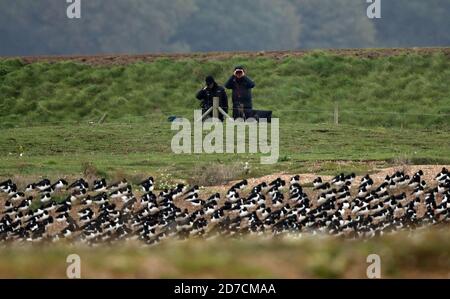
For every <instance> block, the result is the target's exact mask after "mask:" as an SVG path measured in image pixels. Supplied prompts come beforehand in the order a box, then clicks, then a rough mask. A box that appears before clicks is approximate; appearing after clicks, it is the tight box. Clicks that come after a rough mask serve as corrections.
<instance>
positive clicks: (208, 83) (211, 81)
mask: <svg viewBox="0 0 450 299" xmlns="http://www.w3.org/2000/svg"><path fill="white" fill-rule="evenodd" d="M205 82H206V84H207V85H210V84H214V83H216V81H215V80H214V77H213V76H208V77H206V78H205Z"/></svg>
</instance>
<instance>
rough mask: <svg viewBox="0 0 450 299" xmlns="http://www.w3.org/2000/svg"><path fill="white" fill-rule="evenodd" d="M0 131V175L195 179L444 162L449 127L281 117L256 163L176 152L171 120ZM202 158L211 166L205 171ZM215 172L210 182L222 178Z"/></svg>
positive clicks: (246, 157) (250, 158) (243, 157)
mask: <svg viewBox="0 0 450 299" xmlns="http://www.w3.org/2000/svg"><path fill="white" fill-rule="evenodd" d="M0 132H1V135H2V141H1V142H0V165H1V167H0V178H1V177H7V176H13V175H21V176H37V175H50V176H54V177H55V178H56V177H57V176H59V175H81V174H83V172H86V171H87V172H89V171H91V172H92V171H94V172H97V174H98V175H106V176H108V177H114V176H117V177H120V175H123V174H126V175H130V176H133V175H135V176H137V177H138V178H140V177H142V176H145V175H148V174H152V175H156V176H157V177H161V176H163V175H164V176H167V175H170V176H174V177H178V178H184V179H187V178H190V179H192V180H195V179H199V180H200V179H201V178H202V177H204V176H208V175H211V176H218V175H219V173H218V172H219V171H221V170H222V171H227V172H228V174H227V176H228V177H229V179H237V178H241V177H244V176H246V177H252V176H260V175H265V174H270V173H274V172H278V171H287V172H291V173H296V172H319V173H327V174H335V173H336V172H340V171H357V172H361V173H362V172H366V171H368V170H371V167H372V166H373V165H372V166H370V165H366V163H365V162H366V161H376V164H378V166H380V167H382V166H386V165H391V164H399V163H413V164H433V163H440V164H450V159H449V157H450V133H449V132H448V131H439V130H427V129H421V130H417V129H416V130H413V129H396V128H361V127H354V126H348V125H340V126H333V125H328V124H303V125H296V124H291V123H281V125H280V158H279V163H277V164H275V165H261V164H260V160H259V158H260V155H259V154H254V155H251V154H210V155H207V154H202V155H194V154H192V155H186V154H182V155H175V154H173V153H172V151H171V148H170V143H171V138H172V136H173V135H174V134H175V132H174V131H171V130H170V124H169V123H150V124H149V123H147V122H134V123H130V124H120V123H118V124H114V123H110V124H103V125H84V124H79V125H61V126H54V125H48V126H35V127H28V128H10V129H5V128H4V129H1V130H0ZM21 153H22V156H20V154H21ZM317 161H322V162H321V163H318V162H317ZM341 161H347V163H342V162H341ZM245 162H249V163H250V171H249V172H248V173H244V172H243V165H244V163H245ZM206 166H208V169H209V170H208V171H209V172H207V173H206V174H205V171H206V170H205V169H204V168H205V167H206ZM89 169H91V170H89ZM230 172H231V173H230ZM218 179H219V181H218V182H216V183H221V181H220V177H219V178H218ZM223 179H226V177H225V178H223ZM211 183H214V182H211Z"/></svg>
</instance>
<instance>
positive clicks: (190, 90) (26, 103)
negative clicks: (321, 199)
mask: <svg viewBox="0 0 450 299" xmlns="http://www.w3.org/2000/svg"><path fill="white" fill-rule="evenodd" d="M449 57H450V50H449V49H412V50H399V49H390V50H352V51H350V50H349V51H325V52H324V51H314V52H270V53H263V52H261V53H235V54H234V53H231V54H230V53H228V54H225V53H213V54H194V55H166V56H158V55H148V56H94V57H40V58H39V57H28V58H23V59H22V58H20V59H2V60H0V99H1V101H0V118H1V121H0V135H1V138H0V179H3V178H9V177H11V178H13V179H14V180H15V181H16V182H18V184H19V186H23V185H24V184H25V183H29V182H31V181H34V180H37V179H38V178H42V177H49V178H50V179H53V180H54V179H56V178H60V177H64V178H68V179H69V180H71V179H74V178H77V177H81V176H83V177H90V178H92V177H100V176H104V177H106V178H107V179H108V180H115V179H121V178H123V177H126V178H127V179H129V180H130V182H132V183H137V182H138V181H140V180H141V179H142V178H144V177H145V176H148V175H153V176H154V177H155V179H156V184H157V188H158V189H160V188H165V187H167V186H170V185H172V184H174V183H175V182H178V181H180V180H183V181H186V182H188V183H190V184H200V185H204V186H207V185H220V184H224V183H227V182H228V181H230V180H236V179H241V178H256V177H260V176H264V175H270V174H275V173H281V172H282V173H288V174H296V173H310V174H312V175H335V174H337V173H340V172H347V173H348V172H356V173H357V174H358V175H360V174H365V173H374V172H377V171H378V170H379V169H381V168H386V167H390V166H393V167H402V166H404V165H407V164H416V165H424V164H436V165H438V164H439V165H450V133H449V128H450V87H449V84H448V82H449V79H450V67H449V66H450V60H449ZM237 64H244V65H245V66H246V67H247V68H248V70H249V75H250V76H251V77H252V78H253V79H254V80H255V81H256V83H257V88H256V89H255V91H254V98H255V99H254V102H255V107H257V108H259V109H271V110H274V116H275V117H279V118H280V138H281V139H280V160H279V163H277V164H275V165H265V166H264V165H260V164H259V157H260V156H259V155H249V154H244V155H174V154H173V153H172V151H171V149H170V140H171V138H172V136H173V134H174V132H171V131H170V123H169V122H168V121H167V117H168V116H171V115H175V116H182V117H187V118H189V117H191V116H192V110H193V109H194V108H196V107H198V103H197V101H196V100H195V98H194V94H195V92H196V90H197V89H199V88H201V86H202V81H203V78H204V76H206V75H207V74H213V75H215V76H216V77H217V78H218V81H220V82H223V81H225V80H226V78H227V77H228V75H229V73H230V71H231V70H232V68H233V66H235V65H237ZM336 102H337V103H338V105H339V114H340V124H339V125H335V124H334V123H333V111H334V108H335V103H336ZM105 114H106V119H105V121H104V122H103V123H101V124H99V123H98V121H99V119H100V118H102V116H104V115H105ZM246 162H248V163H249V165H250V168H249V169H246V168H245V167H244V166H245V163H246ZM448 240H449V238H448V232H447V231H437V232H430V233H426V234H425V235H420V236H419V235H417V236H416V235H415V234H414V236H413V237H409V236H406V235H402V236H395V237H383V238H382V239H374V240H371V241H369V242H349V241H345V240H333V239H315V238H313V239H306V240H301V241H281V240H277V241H275V242H264V241H261V240H247V241H236V242H234V241H233V242H228V241H226V242H223V241H221V240H217V242H215V241H214V242H207V243H203V242H196V241H194V242H192V243H191V242H189V243H176V244H173V243H168V244H163V245H162V246H161V247H160V246H158V247H155V248H152V249H140V248H136V247H135V246H134V245H130V246H126V247H124V248H113V249H107V248H99V249H97V250H95V251H92V250H91V249H88V248H73V247H64V246H63V247H52V248H48V247H42V248H40V247H30V248H28V247H24V248H20V249H19V248H2V258H1V259H0V277H64V273H65V267H66V264H65V257H66V256H67V254H69V253H73V252H74V251H75V252H76V253H79V254H80V255H81V256H82V261H84V263H85V264H84V265H85V268H83V269H84V270H83V271H84V272H83V273H84V274H83V277H226V278H230V277H287V278H294V277H364V275H365V269H366V267H367V264H366V262H365V258H366V257H367V255H368V254H370V253H379V254H381V255H382V258H383V259H384V264H383V265H384V267H385V268H384V269H385V270H383V276H384V277H448V275H449V274H448V273H449V272H448V269H449V268H450V265H449V261H450V258H449V256H448V252H449V250H448ZM106 256H107V258H105V257H106ZM255 256H257V257H258V259H255V258H254V257H255ZM99 257H100V258H99ZM260 257H261V258H260Z"/></svg>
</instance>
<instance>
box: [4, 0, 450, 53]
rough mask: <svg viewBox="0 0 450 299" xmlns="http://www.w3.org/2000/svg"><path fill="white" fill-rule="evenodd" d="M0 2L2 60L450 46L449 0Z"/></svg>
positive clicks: (22, 0) (103, 0)
mask: <svg viewBox="0 0 450 299" xmlns="http://www.w3.org/2000/svg"><path fill="white" fill-rule="evenodd" d="M381 3H382V5H381V11H382V18H381V19H369V18H368V17H367V15H366V10H367V7H368V5H369V4H368V3H366V0H339V1H336V0H276V1H273V0H246V1H241V0H227V1H219V0H168V1H167V0H165V1H162V0H127V1H123V0H108V1H105V0H89V1H85V0H82V1H81V4H82V8H81V12H82V18H81V19H68V18H67V16H66V9H67V6H68V4H67V3H66V1H63V0H60V1H58V0H35V1H29V0H15V1H10V0H0V55H3V56H8V55H41V54H49V55H50V54H52V55H62V54H102V53H116V54H119V53H129V54H134V53H151V52H203V51H260V50H295V49H311V48H373V47H424V46H427V47H436V46H449V45H450V31H449V28H450V17H449V15H450V1H449V0H429V1H423V0H382V1H381Z"/></svg>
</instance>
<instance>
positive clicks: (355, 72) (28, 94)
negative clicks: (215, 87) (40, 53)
mask: <svg viewBox="0 0 450 299" xmlns="http://www.w3.org/2000/svg"><path fill="white" fill-rule="evenodd" d="M237 64H244V65H245V66H246V67H247V68H248V72H249V75H250V76H251V77H252V78H253V79H254V80H255V81H256V84H257V88H256V89H255V90H254V98H255V107H257V108H260V109H272V110H274V111H275V116H278V117H283V119H285V120H291V121H296V122H301V123H323V122H330V121H331V120H332V118H333V109H334V102H335V101H337V102H339V106H340V120H341V123H343V124H348V125H355V126H364V127H367V126H385V127H390V126H397V127H411V128H436V127H439V128H442V127H445V128H448V127H449V124H450V121H449V117H450V85H449V84H448V81H449V78H450V60H449V59H448V57H446V56H445V54H443V53H436V54H433V55H429V56H421V55H418V54H408V55H406V54H405V55H399V56H392V57H378V58H371V59H368V58H358V57H344V56H337V55H331V54H329V53H323V52H312V53H311V54H308V55H306V56H303V57H293V56H287V57H286V58H283V59H280V60H278V59H274V58H267V57H264V56H261V57H257V58H248V57H243V56H242V57H240V56H239V55H237V56H232V57H231V58H227V59H222V60H220V59H217V60H209V61H204V60H201V59H180V60H170V59H158V60H156V61H154V62H151V63H135V64H130V65H121V66H90V65H83V64H76V63H72V62H59V63H33V64H24V63H22V62H21V61H20V60H0V95H1V98H2V100H1V103H0V117H1V119H2V121H1V124H0V125H1V126H3V127H8V126H9V127H13V126H16V125H28V124H31V123H42V122H57V123H60V122H64V123H68V122H86V121H88V120H98V119H99V118H100V117H101V116H102V115H103V113H105V112H107V113H108V119H107V120H108V121H119V122H123V121H129V120H130V119H135V118H136V117H143V116H146V117H147V118H150V119H152V120H164V119H166V117H167V116H168V115H183V116H184V115H191V113H192V109H193V108H195V107H197V105H198V103H197V100H196V99H195V98H194V95H195V92H196V91H197V90H198V89H199V88H201V86H202V84H203V79H204V77H205V76H206V75H208V74H212V75H214V76H216V78H217V80H218V81H219V82H224V81H225V80H226V79H227V78H228V75H229V74H230V72H231V70H232V68H233V66H235V65H237ZM295 110H299V111H295ZM398 113H400V114H398Z"/></svg>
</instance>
